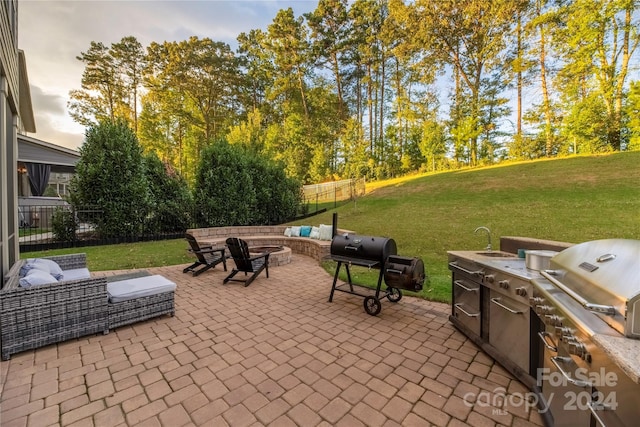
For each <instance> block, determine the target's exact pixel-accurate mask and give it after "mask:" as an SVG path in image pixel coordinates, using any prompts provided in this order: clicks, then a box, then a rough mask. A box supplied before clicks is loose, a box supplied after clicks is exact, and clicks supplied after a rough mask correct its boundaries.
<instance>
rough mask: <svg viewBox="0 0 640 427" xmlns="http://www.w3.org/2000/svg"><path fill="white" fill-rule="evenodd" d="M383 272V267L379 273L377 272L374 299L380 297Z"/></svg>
mask: <svg viewBox="0 0 640 427" xmlns="http://www.w3.org/2000/svg"><path fill="white" fill-rule="evenodd" d="M383 274H384V268H381V269H380V274H378V287H377V288H376V299H380V287H381V286H382V276H383Z"/></svg>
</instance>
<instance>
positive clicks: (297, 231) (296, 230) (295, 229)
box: [291, 225, 300, 237]
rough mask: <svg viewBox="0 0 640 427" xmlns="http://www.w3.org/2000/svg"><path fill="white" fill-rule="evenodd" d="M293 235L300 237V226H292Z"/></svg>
mask: <svg viewBox="0 0 640 427" xmlns="http://www.w3.org/2000/svg"><path fill="white" fill-rule="evenodd" d="M291 235H292V236H293V237H300V226H298V225H294V226H293V227H291Z"/></svg>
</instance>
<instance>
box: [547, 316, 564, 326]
mask: <svg viewBox="0 0 640 427" xmlns="http://www.w3.org/2000/svg"><path fill="white" fill-rule="evenodd" d="M544 317H545V322H544V323H546V324H547V325H551V326H562V318H561V317H560V316H556V315H555V314H548V315H546V316H544Z"/></svg>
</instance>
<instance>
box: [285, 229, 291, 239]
mask: <svg viewBox="0 0 640 427" xmlns="http://www.w3.org/2000/svg"><path fill="white" fill-rule="evenodd" d="M284 235H285V236H287V237H291V227H287V228H285V229H284Z"/></svg>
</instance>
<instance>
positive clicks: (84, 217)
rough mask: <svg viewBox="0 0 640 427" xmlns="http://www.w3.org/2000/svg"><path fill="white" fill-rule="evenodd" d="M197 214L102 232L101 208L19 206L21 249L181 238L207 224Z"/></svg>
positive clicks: (305, 210)
mask: <svg viewBox="0 0 640 427" xmlns="http://www.w3.org/2000/svg"><path fill="white" fill-rule="evenodd" d="M324 211H326V208H323V207H318V206H309V205H305V206H301V208H300V212H299V213H298V216H297V218H302V217H309V216H313V215H315V214H317V213H320V212H324ZM197 217H198V216H197V215H194V214H186V215H184V216H182V217H180V218H176V219H172V218H166V217H164V218H162V221H161V223H160V224H159V221H158V217H154V216H147V217H146V218H144V219H142V220H141V222H139V223H137V224H136V225H135V227H131V224H127V226H126V227H125V226H124V224H123V227H122V230H118V231H117V233H114V232H113V231H111V232H110V233H108V235H105V233H102V232H101V224H103V218H104V212H103V210H102V209H101V208H99V207H91V206H88V207H82V208H78V209H75V208H73V207H72V206H71V205H69V204H67V203H64V204H59V203H58V204H57V205H33V204H32V205H29V206H21V207H20V208H19V209H18V218H19V226H20V236H19V242H20V252H32V251H42V250H47V249H60V248H72V247H83V246H99V245H111V244H117V243H131V242H143V241H154V240H166V239H178V238H182V237H184V233H185V231H186V230H187V229H188V228H200V227H206V226H207V225H206V224H198V223H197V222H196V220H195V219H194V218H197ZM126 230H128V231H126Z"/></svg>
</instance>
